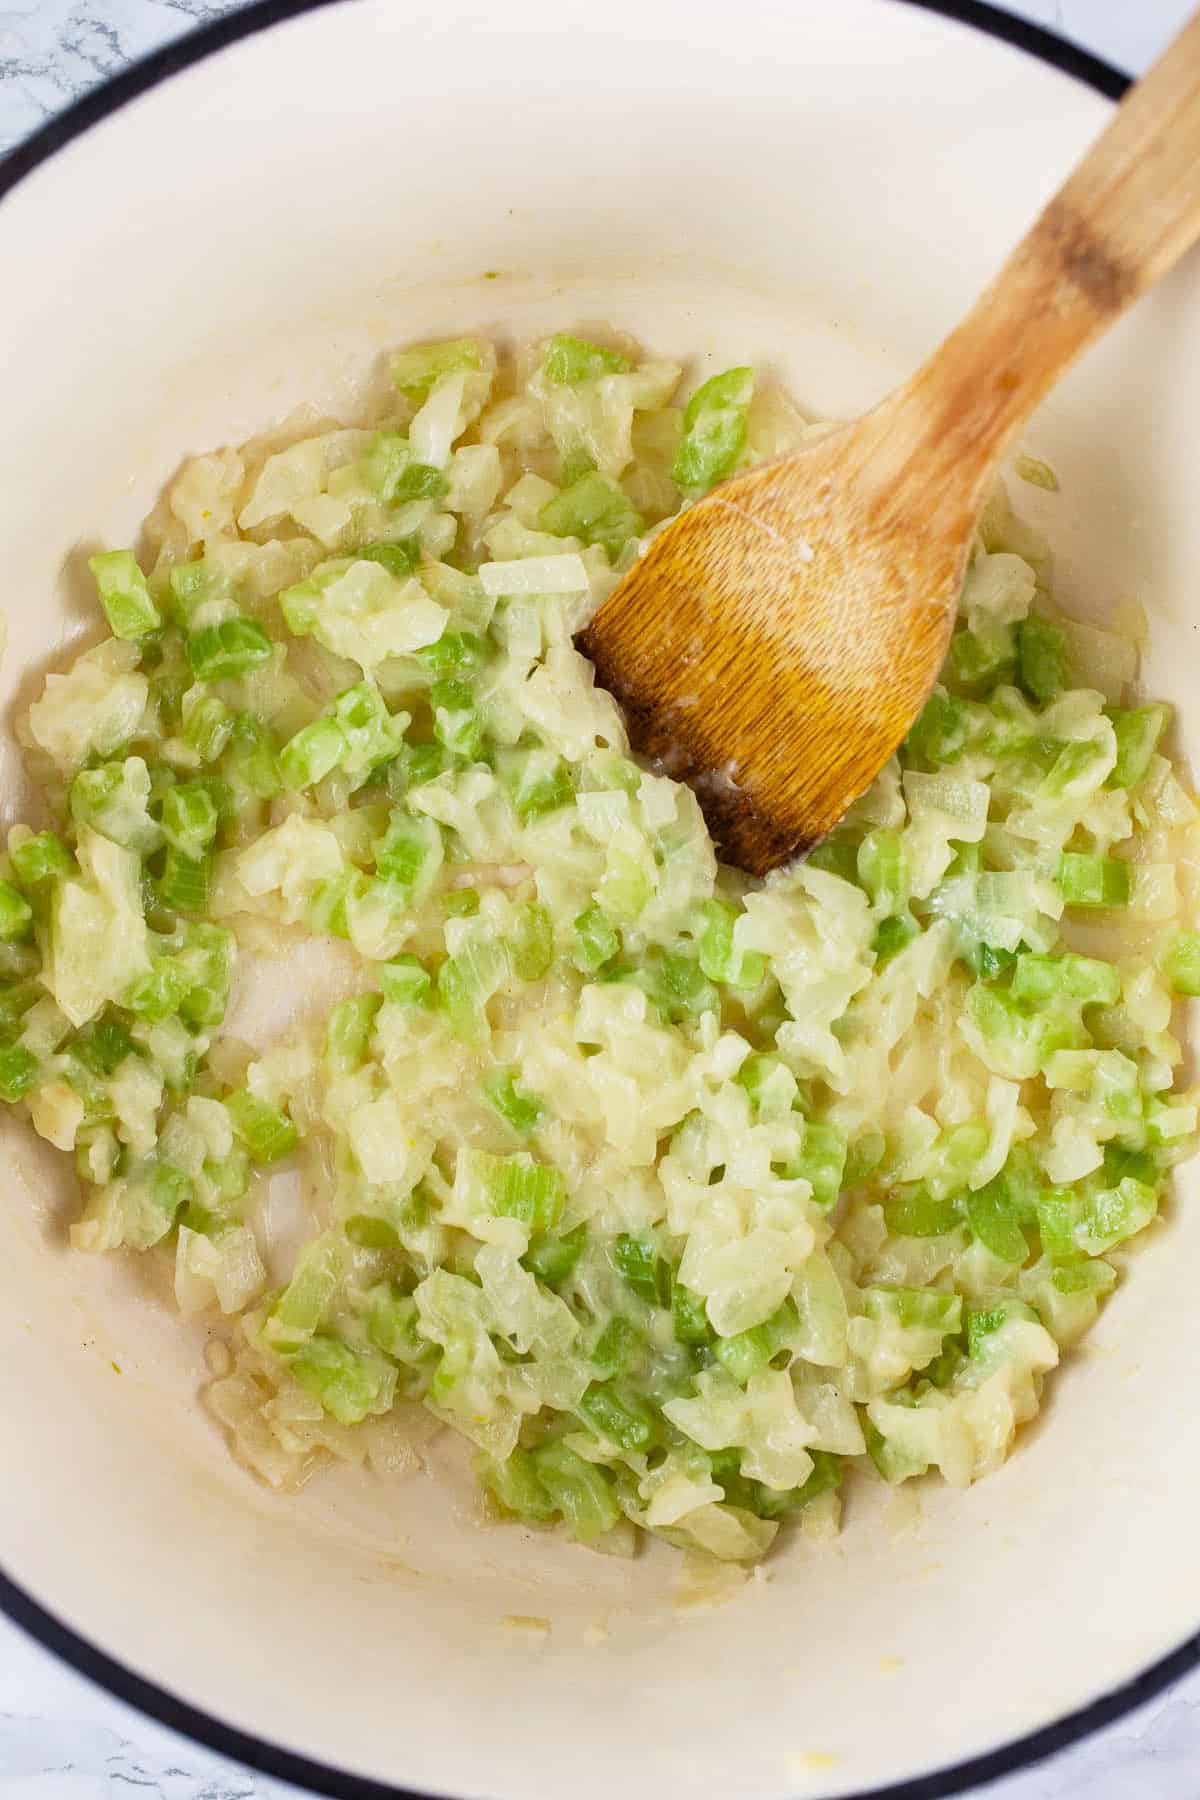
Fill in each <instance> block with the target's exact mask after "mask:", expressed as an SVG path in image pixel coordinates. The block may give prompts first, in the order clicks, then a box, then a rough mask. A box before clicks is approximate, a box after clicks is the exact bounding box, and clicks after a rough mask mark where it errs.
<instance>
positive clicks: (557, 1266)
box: [521, 1225, 587, 1288]
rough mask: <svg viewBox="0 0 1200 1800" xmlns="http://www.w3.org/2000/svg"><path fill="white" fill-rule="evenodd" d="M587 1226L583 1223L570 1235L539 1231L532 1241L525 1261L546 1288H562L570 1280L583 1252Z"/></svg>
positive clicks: (532, 1273)
mask: <svg viewBox="0 0 1200 1800" xmlns="http://www.w3.org/2000/svg"><path fill="white" fill-rule="evenodd" d="M586 1237H587V1231H586V1228H585V1227H584V1226H582V1225H579V1226H577V1227H576V1229H575V1230H574V1231H571V1232H568V1233H567V1235H566V1237H555V1236H553V1234H551V1233H547V1232H535V1233H534V1235H533V1236H532V1237H531V1238H530V1240H529V1248H528V1250H526V1252H525V1254H524V1256H522V1258H521V1262H522V1263H523V1265H524V1266H525V1268H527V1269H528V1270H529V1273H530V1274H531V1275H532V1276H533V1277H534V1279H535V1280H537V1281H540V1282H541V1284H542V1286H543V1287H549V1288H557V1287H561V1286H562V1284H563V1282H564V1281H566V1280H568V1279H569V1277H570V1275H571V1274H572V1272H573V1270H574V1268H575V1265H576V1263H577V1262H578V1261H579V1258H580V1256H581V1255H582V1254H583V1247H584V1241H585V1239H586Z"/></svg>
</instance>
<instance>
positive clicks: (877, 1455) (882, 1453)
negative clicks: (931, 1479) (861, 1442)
mask: <svg viewBox="0 0 1200 1800" xmlns="http://www.w3.org/2000/svg"><path fill="white" fill-rule="evenodd" d="M862 1429H863V1437H864V1438H865V1439H866V1445H867V1454H868V1455H869V1456H870V1458H871V1461H872V1462H873V1463H874V1464H875V1467H876V1469H877V1470H878V1471H879V1474H880V1475H881V1476H882V1477H883V1479H884V1481H886V1482H888V1483H889V1485H891V1486H896V1485H897V1484H898V1483H900V1482H902V1481H907V1480H908V1478H909V1476H910V1475H924V1473H925V1471H926V1469H927V1468H928V1467H929V1465H928V1463H924V1462H919V1461H918V1460H917V1459H916V1458H915V1457H913V1456H911V1455H909V1454H907V1453H906V1452H905V1451H903V1450H901V1449H899V1448H898V1446H897V1445H896V1444H894V1443H893V1442H892V1441H891V1440H890V1439H889V1438H885V1437H884V1436H883V1433H882V1432H881V1431H879V1430H878V1429H877V1427H876V1426H874V1425H872V1423H871V1421H870V1419H869V1418H868V1417H867V1415H866V1413H865V1412H864V1413H863V1415H862Z"/></svg>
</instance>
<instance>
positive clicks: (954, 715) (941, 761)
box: [904, 687, 970, 769]
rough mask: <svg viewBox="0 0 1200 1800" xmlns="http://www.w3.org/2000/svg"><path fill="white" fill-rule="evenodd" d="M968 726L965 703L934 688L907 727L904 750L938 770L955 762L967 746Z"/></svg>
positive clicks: (968, 717) (942, 689)
mask: <svg viewBox="0 0 1200 1800" xmlns="http://www.w3.org/2000/svg"><path fill="white" fill-rule="evenodd" d="M969 726H970V714H969V713H968V711H967V708H966V704H965V702H963V701H962V700H960V699H958V698H957V696H955V695H953V694H948V693H947V692H946V691H945V689H944V688H940V687H935V688H934V690H933V692H932V693H931V694H930V696H929V698H928V700H927V701H926V702H925V705H924V707H923V708H922V710H921V712H920V713H919V715H918V717H917V720H916V723H915V724H914V725H912V726H911V727H910V729H909V733H908V736H907V737H906V738H905V740H904V748H905V750H906V751H907V752H908V754H909V756H914V757H917V758H918V759H919V760H920V761H921V762H926V763H928V764H929V765H930V767H931V768H935V769H936V768H941V767H942V766H943V765H945V764H946V763H953V762H957V761H958V759H959V757H960V756H961V755H962V753H963V751H964V750H965V749H966V747H967V735H968V730H969Z"/></svg>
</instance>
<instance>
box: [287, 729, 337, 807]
mask: <svg viewBox="0 0 1200 1800" xmlns="http://www.w3.org/2000/svg"><path fill="white" fill-rule="evenodd" d="M347 748H348V746H347V743H346V735H345V733H344V732H343V730H342V728H341V726H340V725H339V724H338V722H337V720H336V719H329V718H321V719H314V720H313V722H312V724H311V725H304V726H302V727H301V728H300V730H299V731H298V732H296V734H295V736H294V737H291V738H289V739H288V741H287V743H286V744H285V745H284V746H283V749H282V750H281V751H280V753H279V773H280V775H281V776H282V777H283V785H284V787H286V788H288V789H289V790H290V791H291V792H292V793H294V794H295V793H299V792H300V790H301V789H302V788H306V787H315V786H316V784H317V783H318V782H319V781H324V779H325V777H326V775H329V774H331V773H332V772H333V770H334V769H336V768H337V767H338V765H339V764H340V762H341V760H342V758H343V757H344V756H345V754H346V751H347Z"/></svg>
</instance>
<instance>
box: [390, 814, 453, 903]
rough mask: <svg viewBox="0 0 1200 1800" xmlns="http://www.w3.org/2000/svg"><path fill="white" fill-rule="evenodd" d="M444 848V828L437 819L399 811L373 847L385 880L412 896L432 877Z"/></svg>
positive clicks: (393, 815)
mask: <svg viewBox="0 0 1200 1800" xmlns="http://www.w3.org/2000/svg"><path fill="white" fill-rule="evenodd" d="M441 849H442V844H441V830H440V828H439V826H438V824H437V821H436V820H435V819H426V818H417V817H413V816H410V815H409V814H408V813H405V812H401V811H399V810H396V811H394V812H393V813H392V815H391V817H390V819H389V821H388V827H387V830H386V831H385V832H384V834H383V836H382V837H381V838H379V839H378V840H377V841H376V843H375V845H374V847H373V855H374V858H375V868H376V870H377V872H378V873H379V875H380V876H381V877H382V879H383V880H385V881H388V882H391V883H394V884H395V886H396V887H397V888H399V889H400V890H401V891H402V892H403V893H404V894H405V895H406V896H408V897H410V898H411V897H412V896H413V895H414V894H415V893H416V892H417V891H418V890H419V888H420V887H421V886H422V884H423V882H425V881H426V880H427V879H428V876H429V873H430V868H431V864H435V863H436V864H440V862H441Z"/></svg>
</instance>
